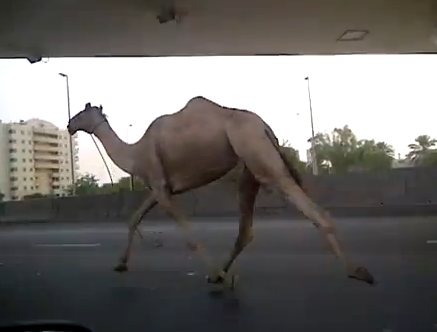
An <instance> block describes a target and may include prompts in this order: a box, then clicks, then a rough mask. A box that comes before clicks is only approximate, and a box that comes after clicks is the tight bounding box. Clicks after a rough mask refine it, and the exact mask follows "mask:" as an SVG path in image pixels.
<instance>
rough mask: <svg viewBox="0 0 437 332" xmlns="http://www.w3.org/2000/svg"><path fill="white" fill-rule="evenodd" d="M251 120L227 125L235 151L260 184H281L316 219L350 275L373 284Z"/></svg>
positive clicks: (289, 197) (256, 123) (260, 127)
mask: <svg viewBox="0 0 437 332" xmlns="http://www.w3.org/2000/svg"><path fill="white" fill-rule="evenodd" d="M250 120H252V119H250ZM250 120H249V121H244V122H243V121H235V122H231V123H230V124H229V126H228V128H227V134H228V137H229V140H230V142H231V145H232V147H233V148H234V151H235V153H236V154H237V155H238V156H239V157H240V158H241V159H242V160H243V162H244V163H245V164H246V166H247V167H248V168H249V170H250V171H251V172H252V174H254V176H255V177H256V179H257V180H258V181H259V182H260V183H262V184H266V185H267V186H272V185H274V186H276V187H278V188H279V189H280V190H281V191H282V192H283V193H284V195H285V196H286V197H287V199H288V200H289V201H290V202H292V203H294V204H295V205H296V206H297V207H298V208H299V210H301V211H302V212H303V213H304V214H305V215H306V216H307V217H308V218H310V219H312V220H313V221H314V222H315V224H316V225H317V226H318V229H320V230H321V231H322V233H323V235H324V236H325V238H326V239H327V241H328V243H329V244H330V246H331V248H332V250H333V252H334V253H335V255H336V256H337V257H338V258H339V259H340V260H341V261H342V262H343V264H344V266H345V268H346V270H347V274H348V276H349V277H351V278H355V279H358V280H363V281H365V282H367V283H369V284H373V283H374V279H373V277H372V276H371V274H370V273H369V272H367V270H366V269H365V268H354V267H352V265H351V264H350V262H349V260H348V259H347V257H346V254H345V252H344V250H343V249H342V247H341V246H340V244H339V242H338V239H337V236H336V235H335V232H334V231H335V230H334V226H333V223H332V220H331V218H330V216H329V214H328V213H327V212H325V211H324V210H323V209H321V208H320V207H319V206H317V205H316V204H315V203H314V202H313V201H312V200H311V199H310V198H309V197H308V196H307V195H306V194H305V193H304V192H303V191H302V189H301V188H300V187H299V186H298V185H297V184H296V182H295V181H294V180H293V178H292V177H291V176H290V172H289V170H288V169H287V167H286V165H285V164H284V162H283V160H282V159H281V157H280V155H279V153H278V151H277V150H276V148H275V147H274V145H273V143H272V141H271V140H270V139H269V138H268V137H267V135H266V132H265V129H264V128H265V127H264V126H263V125H262V123H260V122H259V121H256V120H255V121H250Z"/></svg>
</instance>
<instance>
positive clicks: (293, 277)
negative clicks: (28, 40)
mask: <svg viewBox="0 0 437 332" xmlns="http://www.w3.org/2000/svg"><path fill="white" fill-rule="evenodd" d="M240 1H241V0H240ZM291 2H292V1H291ZM70 5H71V6H73V3H71V4H70ZM11 6H12V5H11ZM14 6H15V5H14ZM89 6H90V7H89V8H88V7H87V8H88V10H89V12H86V11H84V12H77V13H76V14H77V18H81V20H82V21H81V23H80V27H82V28H84V29H85V28H87V27H88V28H89V29H90V30H89V38H90V39H89V40H90V41H91V40H93V42H90V41H86V42H83V40H88V39H84V38H85V37H84V35H81V38H82V39H75V38H76V37H77V36H76V37H75V35H69V33H70V32H68V31H69V30H68V29H69V27H70V26H69V24H72V23H71V22H70V21H69V22H63V20H62V17H61V16H59V17H58V19H57V21H56V22H58V23H57V24H58V25H57V29H59V30H60V31H61V32H62V31H64V32H62V33H60V34H59V35H57V34H55V32H56V31H54V32H53V34H47V39H38V38H36V37H35V38H33V39H32V40H33V41H32V45H33V44H35V45H36V44H38V43H40V44H41V45H42V44H44V41H45V44H44V45H46V47H47V50H48V51H47V52H49V51H50V52H51V53H50V54H52V56H49V55H50V54H49V53H47V52H46V53H44V52H42V51H41V52H42V53H41V54H43V55H44V56H40V54H39V53H38V52H36V50H38V49H37V48H35V50H34V49H33V48H32V50H34V51H33V53H32V52H30V51H29V52H28V51H27V49H25V50H24V48H20V50H23V51H20V50H19V48H18V46H17V45H19V43H18V42H19V40H21V39H19V38H18V37H16V39H17V42H16V44H7V43H4V42H3V41H4V40H6V39H5V38H6V37H5V36H6V35H2V34H0V46H1V45H9V46H8V48H7V47H5V48H2V47H0V56H1V57H2V59H0V120H1V121H0V201H1V202H0V326H1V325H6V324H11V323H14V322H25V321H36V320H37V321H41V320H55V321H70V322H75V323H77V324H81V325H84V326H87V327H88V328H89V329H90V330H92V331H96V332H120V331H145V330H147V331H149V330H150V331H178V332H179V331H200V330H202V331H203V330H205V331H209V330H211V331H215V330H217V331H237V330H241V331H246V330H247V331H248V330H250V331H265V330H266V329H274V330H278V331H282V330H287V331H310V332H313V331H314V332H315V331H321V330H324V331H363V332H368V331H405V332H406V331H436V328H437V318H436V312H437V289H436V283H435V280H436V278H437V264H435V262H436V255H437V251H436V250H437V189H436V185H435V184H436V183H437V182H436V180H437V150H436V149H437V146H436V143H437V133H436V129H435V128H436V123H437V115H436V114H437V113H436V112H435V110H436V107H437V106H436V98H435V95H436V94H435V87H436V86H437V66H436V63H437V55H435V54H403V55H401V54H396V53H404V52H407V53H411V52H415V51H414V50H413V49H415V48H417V49H418V50H417V52H419V51H421V52H422V51H423V52H424V51H427V50H431V49H432V47H434V46H432V47H431V46H430V45H433V44H432V40H431V39H432V38H431V39H430V38H428V37H429V36H428V37H427V42H426V43H425V42H423V43H422V39H419V38H418V37H417V35H418V34H419V32H418V30H417V31H416V30H415V29H413V28H412V27H416V28H417V29H419V25H418V24H417V25H415V24H413V23H414V22H412V21H407V22H410V23H409V24H407V23H405V25H406V26H409V27H411V29H412V30H411V33H406V32H405V31H404V30H402V31H404V32H405V33H404V34H403V37H402V38H404V39H402V38H401V37H399V38H398V39H396V41H397V42H394V39H393V38H394V37H393V38H391V37H390V38H391V39H390V38H389V37H387V36H386V35H389V34H390V33H395V32H394V31H395V30H393V29H394V28H393V29H391V30H390V29H388V30H384V31H385V34H382V35H381V34H379V35H378V34H377V33H375V30H370V31H367V30H366V31H361V30H348V31H347V33H345V36H343V37H341V38H340V37H339V36H340V35H341V33H340V32H341V31H337V30H338V28H337V29H334V30H335V31H334V30H329V31H328V30H326V31H325V27H327V26H328V23H327V21H323V20H317V22H319V23H320V28H318V30H317V31H318V32H317V33H315V32H314V31H315V30H314V29H311V31H307V30H306V29H307V28H309V27H310V25H316V24H315V23H314V24H310V23H309V22H315V21H308V20H306V19H300V20H299V17H300V16H295V20H294V21H293V22H295V23H293V24H294V25H293V27H289V28H290V29H288V31H289V32H290V33H291V34H292V35H291V36H289V38H288V37H287V38H288V39H286V38H285V37H284V36H283V35H276V32H275V31H277V29H279V25H281V24H279V23H278V24H279V25H278V24H277V23H272V25H271V29H272V31H271V33H270V36H271V37H270V39H267V38H265V36H266V35H265V34H264V32H263V31H262V30H263V29H257V30H256V31H257V36H258V37H259V40H260V43H261V41H262V42H263V45H267V46H265V47H266V49H267V48H269V49H271V50H274V52H275V53H276V54H278V53H281V49H280V48H279V46H280V45H285V46H284V48H285V47H288V49H287V50H288V51H287V54H293V52H292V50H293V49H295V50H299V52H300V51H302V52H301V53H302V54H306V55H300V56H296V55H272V56H249V55H248V53H250V52H251V54H260V53H262V52H261V51H260V52H258V51H257V50H258V49H256V50H255V48H254V47H255V46H256V45H258V44H256V43H255V44H254V41H255V35H251V34H250V31H252V30H250V29H256V27H255V26H251V28H250V29H249V28H247V29H248V30H247V33H248V34H249V36H252V37H250V38H249V37H248V38H247V40H241V43H236V42H231V41H232V40H234V39H232V40H231V41H229V43H224V42H223V50H224V51H223V52H222V53H221V54H224V55H228V54H234V55H236V54H241V53H243V54H244V56H243V55H242V56H224V55H223V56H199V53H202V52H203V53H204V55H211V54H214V55H215V54H216V53H215V52H216V51H217V50H218V49H219V48H220V45H221V43H222V42H219V41H220V38H219V37H218V35H211V33H212V32H211V31H212V30H211V31H210V30H208V29H206V28H205V29H204V33H205V36H206V35H207V34H209V35H208V36H210V37H208V38H211V39H208V40H207V39H205V38H206V37H202V36H201V35H190V36H191V37H190V38H188V37H187V36H186V35H184V33H186V30H183V29H189V27H191V28H190V29H193V31H194V29H195V28H196V29H198V26H197V25H196V24H197V23H196V24H194V23H192V22H198V21H190V20H189V19H188V18H187V20H185V21H184V19H183V18H181V17H179V16H178V15H179V13H181V12H180V11H173V9H172V7H171V8H167V7H165V8H164V9H162V11H160V12H159V15H158V16H157V18H156V19H157V20H158V22H159V23H156V24H160V25H159V27H160V30H159V34H158V32H157V36H158V35H159V38H161V39H160V40H161V43H160V44H159V45H158V44H157V43H158V42H157V41H156V40H155V39H153V40H152V39H150V43H151V44H150V45H149V44H147V43H146V41H145V40H146V39H141V38H139V37H138V36H137V37H138V38H139V39H135V40H134V41H133V40H131V39H129V40H128V37H126V40H125V42H124V43H123V42H121V41H120V40H121V39H120V38H118V37H117V36H118V35H117V36H114V38H115V39H117V38H118V39H117V47H116V46H115V44H114V45H113V46H111V45H112V44H108V43H109V42H108V41H107V40H106V39H105V40H100V39H98V38H97V37H96V36H97V32H96V31H98V32H99V33H103V30H104V29H105V28H104V26H106V25H103V23H105V22H106V23H105V24H108V25H107V26H108V29H109V27H110V26H111V25H110V24H109V23H108V22H109V21H107V19H108V18H107V17H106V14H104V13H102V14H100V15H99V16H98V17H96V16H93V20H90V17H91V16H90V17H88V15H91V14H90V12H91V7H92V6H94V2H90V5H89ZM108 6H109V7H111V6H114V8H115V2H114V4H112V5H109V4H108ZM132 6H133V4H132ZM208 6H209V5H208ZM208 6H207V4H206V3H205V8H203V7H202V8H200V7H199V8H198V10H199V13H200V12H202V11H207V10H209V9H208V8H209V7H208ZM211 6H212V5H211ZM253 6H258V5H257V4H254V5H253ZM284 6H285V5H284ZM357 6H358V5H357ZM387 6H388V4H387ZM207 7H208V8H207ZM300 7H302V8H300ZM300 7H299V8H300V9H299V10H302V11H304V10H306V9H305V8H304V7H305V6H303V5H302V6H300ZM337 7H338V6H336V8H337ZM14 8H15V7H14ZM17 8H18V7H17ZM72 8H73V7H72ZM111 8H112V7H111ZM114 8H112V9H111V10H115V9H114ZM135 8H136V7H132V8H131V9H130V12H129V13H130V14H126V13H125V12H123V13H124V14H123V15H122V14H121V12H120V15H119V16H117V17H118V18H114V17H115V16H114V17H113V21H111V22H112V23H111V24H113V25H116V26H117V27H118V31H121V32H123V31H125V30H123V29H126V31H127V30H128V29H131V28H132V27H135V31H137V30H141V31H142V30H144V31H146V32H147V31H148V30H147V29H148V28H147V27H144V26H142V25H140V23H139V22H140V21H137V20H136V19H134V16H135V15H136V14H135V13H136V12H137V10H138V9H135ZM242 8H243V7H241V8H240V9H238V10H237V9H235V10H236V12H233V16H232V15H230V14H229V17H228V20H229V21H226V22H229V26H230V27H232V26H234V25H232V24H234V23H232V22H235V17H237V16H238V17H240V18H241V20H242V21H244V20H245V13H246V11H245V10H243V9H242ZM311 8H313V7H311ZM314 8H319V9H318V11H320V12H322V11H324V12H325V13H326V15H328V16H329V15H331V14H333V11H332V10H331V11H328V10H327V8H325V9H326V11H325V9H324V10H322V9H323V8H324V7H317V6H315V5H314ZM359 8H361V9H362V10H363V12H362V15H361V16H354V17H355V21H354V22H356V24H358V23H360V22H367V21H366V20H367V18H369V17H371V18H372V20H376V18H377V16H371V15H370V14H368V15H367V14H366V13H367V12H366V10H367V9H366V10H365V9H364V7H363V6H361V7H359ZM15 10H17V9H15ZM72 10H73V9H72ZM105 10H106V9H105ZM108 10H109V9H108ZM338 10H339V9H338ZM345 10H346V9H345ZM318 11H317V12H318ZM96 12H98V11H96ZM193 12H194V13H197V12H196V11H193ZM193 12H192V13H193ZM283 12H290V11H286V10H285V8H284V9H283ZM419 12H420V10H419V9H417V10H416V11H414V10H411V15H413V16H414V15H415V17H419V14H420V13H419ZM269 13H270V12H269V11H266V15H267V14H269ZM330 13H331V14H330ZM378 13H379V12H378ZM270 14H271V13H270ZM38 15H39V14H38ZM129 15H131V16H129ZM192 15H194V14H192ZM196 15H197V14H196ZM199 15H200V14H199ZM277 15H282V14H280V13H277ZM284 15H285V14H284ZM314 15H315V14H314ZM317 15H319V14H317ZM369 15H370V16H369ZM375 15H376V14H375ZM378 15H379V14H378ZM399 15H400V16H399ZM399 15H398V16H396V17H404V18H405V19H407V17H410V16H407V14H406V13H405V15H404V16H402V15H401V14H399ZM0 16H1V17H3V18H4V19H5V20H4V22H9V20H7V17H5V15H0ZM125 16H126V17H131V20H130V21H129V24H128V23H126V22H125V25H122V24H121V23H120V22H121V21H122V20H124V17H125ZM194 16H195V15H194ZM331 16H332V15H331ZM331 16H329V17H331ZM32 17H33V16H32ZM38 17H39V16H38ZM135 17H136V16H135ZM144 17H145V18H144V19H146V16H144ZM281 17H282V16H281ZM360 17H361V18H362V20H361V19H359V20H358V18H360ZM2 20H3V19H2ZM2 20H0V21H2ZM34 20H35V22H36V20H37V19H36V18H34ZM95 20H97V23H99V22H100V23H99V24H97V23H96V21H95ZM118 20H119V21H120V22H119V21H118ZM369 20H370V19H369ZM176 21H177V22H176ZM26 22H27V23H26V24H29V27H30V26H31V25H32V24H33V23H32V22H33V21H32V20H31V19H30V16H29V20H28V21H26ZM41 22H42V21H41ZM44 22H46V21H44ZM117 22H118V23H117ZM190 22H191V23H190ZM199 22H200V21H199ZM202 22H203V21H202ZM213 22H215V24H217V26H220V27H222V28H220V29H230V28H229V27H228V26H227V25H226V26H225V25H224V24H222V23H220V24H219V22H225V21H217V20H216V21H213ZM272 22H276V21H272ZM281 22H285V21H281ZM329 22H331V23H329V26H331V25H332V22H337V21H336V20H331V21H329ZM342 22H343V23H342V24H343V25H345V26H346V23H347V22H346V23H345V22H344V21H342ZM348 22H349V21H348ZM357 22H358V23H357ZM396 22H400V21H399V19H398V21H396ZM46 23H47V26H48V25H49V24H52V23H53V22H52V21H50V20H47V22H46ZM1 24H6V23H0V27H1ZM8 24H9V23H8ZM23 24H24V23H23ZM96 24H97V26H98V28H99V29H100V30H99V29H97V28H96V27H95V25H96ZM172 24H173V25H172ZM178 24H179V25H178ZM184 24H185V25H184ZM198 24H200V23H198ZM202 24H203V23H202ZM283 24H285V23H283ZM290 24H291V23H290ZM348 24H349V25H348V26H349V27H350V22H349V23H348ZM397 24H398V25H399V23H397ZM91 26H92V27H94V28H95V29H97V30H95V31H94V30H91ZM173 26H178V27H180V29H181V30H180V31H182V32H181V35H179V37H178V38H179V39H177V38H176V37H174V36H173V35H171V34H170V33H169V34H168V35H167V32H169V31H172V30H170V29H172V27H173ZM264 26H265V25H264ZM375 26H377V24H376V25H375ZM19 27H20V26H18V25H17V26H16V28H17V29H18V30H17V31H16V36H19V34H20V33H21V32H20V31H21V30H20V29H21V28H20V29H19ZM140 27H141V29H140ZM281 27H282V25H281ZM297 27H299V30H297ZM392 27H393V26H392ZM94 28H93V29H94ZM167 28H168V29H169V30H166V29H167ZM41 29H42V28H41ZM47 29H48V28H47ZM220 29H219V30H220ZM266 29H267V28H266ZM275 29H276V30H275ZM326 29H327V28H326ZM348 29H349V28H348ZM375 29H376V28H375ZM399 29H401V27H399ZM249 30H250V31H249ZM340 30H341V29H340ZM5 31H6V30H5ZM7 31H12V30H11V29H9V30H7ZM14 31H15V30H14ZM29 31H30V30H29ZM41 31H45V30H35V31H34V33H35V36H39V35H40V34H42V32H41ZM81 31H82V30H81ZM84 31H85V30H84ZM129 31H130V30H129ZM184 31H185V32H184ZM220 31H221V30H220ZM244 31H246V30H244ZM294 31H303V32H299V33H297V32H294ZM388 31H393V32H388ZM146 32H144V33H146ZM322 32H323V33H322ZM56 33H57V32H56ZM64 33H65V35H64ZM193 33H194V32H193ZM235 34H237V31H235ZM300 34H302V36H301V35H300ZM337 34H339V36H337ZM429 34H430V35H431V32H430V33H429ZM128 35H129V34H127V33H126V36H128ZM8 36H9V37H10V38H12V34H11V35H8ZM20 36H21V35H20ZM32 36H33V35H32ZM56 36H58V37H56ZM78 36H79V35H78ZM129 36H130V35H129ZM170 36H173V37H174V38H173V37H171V38H170ZM184 36H185V37H184ZM194 36H195V37H196V38H194ZM214 36H215V37H214ZM272 36H277V38H282V39H281V42H279V41H276V40H275V39H274V38H273V37H272ZM315 36H318V37H320V38H321V39H320V40H319V39H317V40H315V39H314V40H313V39H311V38H312V37H314V38H315ZM327 36H328V37H327ZM381 36H382V37H381ZM384 36H385V37H384ZM55 37H56V38H55ZM61 37H62V38H61ZM116 37H117V38H116ZM213 37H214V38H215V39H214V38H213ZM2 38H3V39H2ZM23 38H24V37H23ZM57 38H58V39H57ZM77 38H79V37H77ZM129 38H133V37H129ZM199 38H204V39H199ZM263 38H264V39H263ZM323 38H325V39H323ZM337 38H339V40H337ZM348 38H349V39H348ZM364 38H366V39H364ZM378 38H380V39H378ZM415 38H416V39H417V43H414V42H413V40H416V39H415ZM115 39H114V40H115ZM322 39H323V40H325V41H326V40H328V39H329V40H331V39H332V41H329V43H328V42H326V43H325V42H323V41H321V40H322ZM343 39H348V41H345V40H343ZM23 40H24V39H23ZM79 40H82V42H81V43H80V47H79V46H77V50H78V51H77V52H79V51H80V52H82V53H80V52H79V53H80V54H79V53H74V52H73V50H75V49H76V48H75V45H76V44H75V43H76V42H77V43H78V45H79ZM140 40H141V42H140ZM143 40H144V45H143V46H141V45H142V44H143ZM147 40H149V39H147ZM164 40H165V41H166V42H165V43H164V42H163V41H164ZM286 40H288V42H286ZM54 41H57V42H56V43H54ZM383 41H385V42H383ZM389 41H391V42H389ZM249 42H250V43H251V44H250V45H249ZM407 42H408V43H407ZM2 43H3V44H2ZM94 43H95V44H94ZM114 43H115V42H114ZM120 43H121V44H120ZM287 43H288V44H287ZM353 43H355V44H353ZM427 43H428V44H427ZM146 44H147V45H146ZM225 44H226V45H225ZM407 44H408V45H407ZM14 45H15V46H14ZM29 45H30V44H29ZM38 45H39V44H38ZM102 45H103V46H102ZM120 45H122V46H120ZM254 45H255V46H254ZM423 45H426V47H428V48H426V47H425V46H423ZM140 46H141V47H143V48H144V49H139V47H140ZM404 46H405V47H404ZM407 46H408V47H407ZM23 47H24V46H23ZM101 47H103V48H101ZM188 47H191V48H190V49H193V52H194V54H191V53H190V54H188V53H184V52H188V51H187V49H188ZM226 47H227V48H226ZM250 47H253V48H250ZM256 47H258V46H256ZM152 48H153V50H155V51H156V52H155V53H153V52H152V51H151V50H152ZM386 49H387V50H388V51H387V53H391V54H347V53H363V52H365V53H384V52H385V51H384V50H386ZM101 50H106V51H108V53H105V52H103V51H101ZM228 50H229V52H227V51H228ZM351 50H352V51H351ZM137 51H138V53H135V52H137ZM240 51H241V52H240ZM20 52H21V53H20ZM23 52H24V53H23ZM26 52H27V53H26ZM35 52H36V53H35ZM111 52H112V53H111ZM123 52H126V53H129V54H128V55H135V54H140V55H144V56H146V55H153V56H148V57H137V56H135V57H132V56H131V57H128V56H126V57H124V56H121V57H114V58H101V57H95V56H99V55H102V54H103V55H106V54H110V53H111V54H113V55H124V54H126V53H124V54H123ZM196 52H197V53H196ZM271 52H273V51H271ZM294 53H296V52H294ZM326 53H329V54H336V53H342V54H339V55H314V54H326ZM30 54H32V55H30ZM65 54H67V55H68V56H70V57H66V55H65ZM217 54H218V53H217ZM154 55H168V56H166V57H155V56H154ZM174 55H193V56H189V57H183V56H174ZM246 55H247V56H246ZM81 56H85V57H81ZM25 58H27V59H25ZM414 309H415V310H414Z"/></svg>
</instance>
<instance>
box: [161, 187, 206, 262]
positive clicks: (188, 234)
mask: <svg viewBox="0 0 437 332" xmlns="http://www.w3.org/2000/svg"><path fill="white" fill-rule="evenodd" d="M155 196H156V198H157V201H158V204H159V205H160V206H161V207H162V208H163V209H164V211H165V212H166V213H167V214H168V215H169V216H170V217H172V218H173V219H174V220H175V221H176V224H177V226H179V227H180V228H181V230H182V231H183V233H184V236H185V239H186V241H187V245H188V247H189V248H190V249H191V250H194V251H196V252H197V253H198V254H199V255H200V257H201V258H202V260H203V261H204V263H205V264H206V265H207V268H208V269H209V270H213V269H214V267H213V260H212V258H211V255H210V254H209V253H208V251H207V249H206V247H205V246H204V245H202V244H201V243H200V242H197V241H195V240H194V239H193V236H192V231H191V227H190V224H189V223H188V221H187V220H186V218H185V217H184V216H183V214H182V212H181V211H180V210H179V209H178V208H177V206H176V205H175V204H174V203H173V202H172V199H171V195H170V194H169V193H168V192H167V191H166V190H159V192H156V193H155Z"/></svg>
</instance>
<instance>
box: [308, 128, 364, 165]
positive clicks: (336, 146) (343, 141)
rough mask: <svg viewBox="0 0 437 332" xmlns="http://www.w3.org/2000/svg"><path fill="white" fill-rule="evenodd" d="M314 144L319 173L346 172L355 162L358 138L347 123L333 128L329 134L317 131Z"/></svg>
mask: <svg viewBox="0 0 437 332" xmlns="http://www.w3.org/2000/svg"><path fill="white" fill-rule="evenodd" d="M310 142H311V139H310ZM314 145H315V146H314V148H315V151H316V160H317V164H318V167H319V171H320V173H323V171H325V170H326V171H327V170H329V171H330V172H333V173H346V172H348V171H349V170H350V168H351V167H352V166H354V164H355V159H356V156H355V154H356V149H357V148H358V139H357V137H356V136H355V134H354V133H353V132H352V130H351V129H350V128H349V127H348V126H347V125H346V126H344V127H343V128H334V130H333V131H332V132H331V134H323V133H318V134H317V135H315V136H314Z"/></svg>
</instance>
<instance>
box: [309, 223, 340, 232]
mask: <svg viewBox="0 0 437 332" xmlns="http://www.w3.org/2000/svg"><path fill="white" fill-rule="evenodd" d="M313 225H314V226H316V228H317V229H318V230H319V231H321V232H322V233H324V234H334V233H335V227H334V225H321V224H320V223H319V222H317V221H314V222H313Z"/></svg>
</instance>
